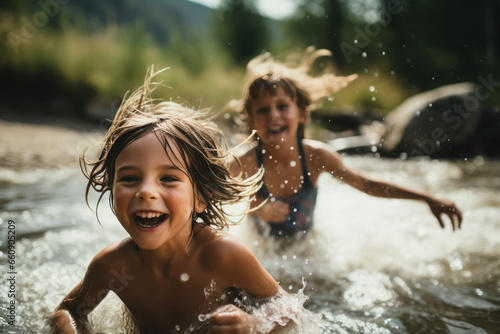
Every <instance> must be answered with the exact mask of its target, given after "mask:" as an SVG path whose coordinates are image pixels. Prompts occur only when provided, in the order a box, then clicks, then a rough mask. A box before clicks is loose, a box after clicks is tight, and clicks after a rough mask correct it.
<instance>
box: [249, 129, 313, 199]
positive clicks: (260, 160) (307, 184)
mask: <svg viewBox="0 0 500 334" xmlns="http://www.w3.org/2000/svg"><path fill="white" fill-rule="evenodd" d="M255 149H256V154H257V165H258V166H259V167H262V166H264V155H263V153H262V143H261V141H260V140H258V141H257V147H256V148H255ZM297 149H298V150H299V160H300V166H301V168H302V176H303V181H304V182H303V183H302V187H301V189H312V188H314V185H313V183H312V182H311V178H310V177H309V172H308V171H307V159H306V157H305V155H304V145H303V144H302V140H300V139H297ZM257 196H259V197H260V198H268V197H269V190H267V187H266V185H265V183H263V184H262V187H260V189H259V191H257Z"/></svg>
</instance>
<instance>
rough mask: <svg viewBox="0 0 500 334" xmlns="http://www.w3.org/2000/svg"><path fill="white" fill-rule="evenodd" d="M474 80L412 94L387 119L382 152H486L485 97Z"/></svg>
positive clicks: (453, 154)
mask: <svg viewBox="0 0 500 334" xmlns="http://www.w3.org/2000/svg"><path fill="white" fill-rule="evenodd" d="M477 92H478V91H477V89H476V86H475V85H474V84H472V83H467V82H466V83H458V84H452V85H447V86H442V87H439V88H437V89H434V90H431V91H428V92H423V93H420V94H417V95H415V96H412V97H410V98H408V99H407V100H406V101H404V102H403V103H402V104H401V105H399V106H398V107H397V108H396V109H394V110H393V111H392V112H391V113H389V114H388V115H387V117H386V119H385V124H386V132H385V134H384V135H383V136H382V139H381V143H380V153H382V154H383V155H386V156H394V157H396V156H397V157H407V158H411V157H415V156H430V157H433V158H457V157H465V156H473V155H476V154H482V152H481V151H482V143H481V140H480V138H478V136H480V135H481V131H480V129H481V127H484V126H485V124H483V123H484V122H483V119H484V115H483V114H484V109H485V107H484V106H483V102H484V101H483V99H482V98H481V96H480V95H478V94H477ZM483 139H484V138H483Z"/></svg>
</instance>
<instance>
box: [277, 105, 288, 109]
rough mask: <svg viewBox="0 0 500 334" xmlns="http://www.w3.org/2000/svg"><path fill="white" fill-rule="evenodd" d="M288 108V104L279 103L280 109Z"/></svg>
mask: <svg viewBox="0 0 500 334" xmlns="http://www.w3.org/2000/svg"><path fill="white" fill-rule="evenodd" d="M287 108H288V104H280V105H278V109H279V110H286V109H287Z"/></svg>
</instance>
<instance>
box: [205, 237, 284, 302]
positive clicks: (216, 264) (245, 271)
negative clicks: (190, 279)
mask: <svg viewBox="0 0 500 334" xmlns="http://www.w3.org/2000/svg"><path fill="white" fill-rule="evenodd" d="M210 233H212V234H211V235H210V236H209V238H207V239H206V242H204V243H203V245H202V246H201V249H200V251H201V254H202V255H201V256H200V261H202V262H203V263H204V265H205V266H206V269H207V270H208V271H209V272H210V274H211V276H212V277H213V278H214V279H215V281H216V284H217V286H219V287H222V288H228V287H238V288H242V289H244V290H246V291H248V292H250V293H251V294H253V295H255V296H262V297H270V296H273V295H274V294H276V292H277V291H278V284H277V283H276V281H275V280H274V279H273V278H272V277H271V275H269V273H267V271H266V270H265V269H264V268H263V267H262V266H261V265H260V263H259V261H258V260H257V258H256V257H255V255H254V254H253V253H252V251H251V250H250V249H249V248H248V247H247V246H246V245H245V244H244V243H243V242H242V241H241V240H239V239H238V238H236V237H235V236H232V235H230V234H228V233H224V232H220V231H213V230H211V231H210Z"/></svg>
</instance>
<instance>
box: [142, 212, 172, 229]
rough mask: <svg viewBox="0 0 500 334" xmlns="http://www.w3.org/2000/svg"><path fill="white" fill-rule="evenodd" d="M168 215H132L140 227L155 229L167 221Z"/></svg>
mask: <svg viewBox="0 0 500 334" xmlns="http://www.w3.org/2000/svg"><path fill="white" fill-rule="evenodd" d="M167 217H168V215H167V214H164V213H137V214H135V215H134V218H135V222H136V223H137V224H138V225H139V226H142V227H150V228H151V227H155V226H158V225H160V224H161V223H163V222H164V221H165V219H167Z"/></svg>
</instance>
